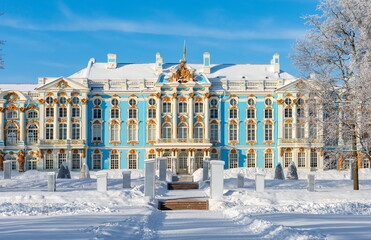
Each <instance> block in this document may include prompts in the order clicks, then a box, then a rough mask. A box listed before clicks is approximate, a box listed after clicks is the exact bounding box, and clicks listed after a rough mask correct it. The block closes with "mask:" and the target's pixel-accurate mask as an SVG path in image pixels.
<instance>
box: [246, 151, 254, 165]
mask: <svg viewBox="0 0 371 240" xmlns="http://www.w3.org/2000/svg"><path fill="white" fill-rule="evenodd" d="M255 161H256V160H255V153H247V154H246V166H247V167H255Z"/></svg>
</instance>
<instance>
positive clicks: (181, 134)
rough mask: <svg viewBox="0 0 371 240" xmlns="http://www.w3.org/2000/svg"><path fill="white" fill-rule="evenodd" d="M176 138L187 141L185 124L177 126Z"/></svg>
mask: <svg viewBox="0 0 371 240" xmlns="http://www.w3.org/2000/svg"><path fill="white" fill-rule="evenodd" d="M178 138H180V139H187V138H188V126H187V124H185V123H180V124H179V125H178Z"/></svg>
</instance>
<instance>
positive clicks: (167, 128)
mask: <svg viewBox="0 0 371 240" xmlns="http://www.w3.org/2000/svg"><path fill="white" fill-rule="evenodd" d="M162 138H165V139H170V138H171V125H170V123H165V124H164V125H163V126H162Z"/></svg>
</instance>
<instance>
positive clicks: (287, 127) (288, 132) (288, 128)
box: [283, 123, 292, 139]
mask: <svg viewBox="0 0 371 240" xmlns="http://www.w3.org/2000/svg"><path fill="white" fill-rule="evenodd" d="M283 138H284V139H292V124H291V123H285V124H284V127H283Z"/></svg>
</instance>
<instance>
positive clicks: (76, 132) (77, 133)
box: [72, 123, 81, 140]
mask: <svg viewBox="0 0 371 240" xmlns="http://www.w3.org/2000/svg"><path fill="white" fill-rule="evenodd" d="M80 138H81V128H80V123H72V139H73V140H79V139H80Z"/></svg>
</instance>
